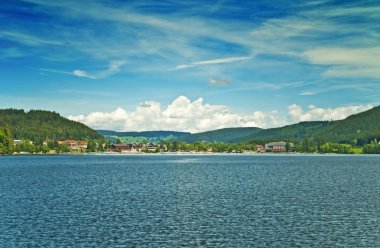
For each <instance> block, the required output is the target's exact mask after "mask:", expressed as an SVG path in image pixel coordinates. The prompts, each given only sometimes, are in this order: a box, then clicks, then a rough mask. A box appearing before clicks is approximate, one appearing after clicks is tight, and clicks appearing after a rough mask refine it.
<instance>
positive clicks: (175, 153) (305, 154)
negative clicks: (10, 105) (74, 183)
mask: <svg viewBox="0 0 380 248" xmlns="http://www.w3.org/2000/svg"><path fill="white" fill-rule="evenodd" d="M62 155H64V156H322V157H328V156H378V155H380V154H365V153H360V154H342V153H269V152H268V153H254V152H252V153H218V152H213V153H210V152H161V153H160V152H158V153H143V152H141V153H137V152H136V153H107V152H90V153H45V154H43V153H22V154H21V153H14V154H0V157H1V156H15V157H17V156H62Z"/></svg>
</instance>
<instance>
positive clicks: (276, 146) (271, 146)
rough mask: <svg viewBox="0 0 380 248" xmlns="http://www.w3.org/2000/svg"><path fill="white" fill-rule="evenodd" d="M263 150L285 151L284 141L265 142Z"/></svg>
mask: <svg viewBox="0 0 380 248" xmlns="http://www.w3.org/2000/svg"><path fill="white" fill-rule="evenodd" d="M265 151H267V152H286V142H284V141H278V142H270V143H267V144H265Z"/></svg>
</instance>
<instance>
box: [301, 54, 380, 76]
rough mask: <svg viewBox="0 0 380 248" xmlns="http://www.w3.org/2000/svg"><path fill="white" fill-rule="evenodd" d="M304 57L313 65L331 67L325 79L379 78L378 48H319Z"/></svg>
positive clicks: (379, 61)
mask: <svg viewBox="0 0 380 248" xmlns="http://www.w3.org/2000/svg"><path fill="white" fill-rule="evenodd" d="M304 55H305V56H306V58H307V59H308V60H309V61H310V62H312V63H314V64H321V65H329V66H331V67H330V68H329V69H327V70H326V72H325V73H324V75H325V76H327V77H371V78H372V77H380V60H379V57H380V47H370V48H319V49H313V50H310V51H307V52H305V53H304Z"/></svg>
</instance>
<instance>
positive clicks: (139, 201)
mask: <svg viewBox="0 0 380 248" xmlns="http://www.w3.org/2000/svg"><path fill="white" fill-rule="evenodd" d="M0 204H1V205H0V246H1V247H9V246H17V247H19V246H44V247H48V246H51V247H56V246H64V247H67V246H97V247H110V246H118V245H119V246H128V247H133V246H138V247H144V246H147V247H148V246H149V247H152V246H154V247H179V246H189V247H194V246H203V247H223V246H225V247H331V246H334V247H340V246H341V247H380V157H379V156H248V155H240V156H237V155H234V156H228V155H226V156H222V155H219V156H196V155H189V156H185V155H183V156H175V155H173V156H67V155H66V156H65V155H63V156H5V157H0Z"/></svg>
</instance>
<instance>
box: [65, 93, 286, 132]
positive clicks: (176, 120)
mask: <svg viewBox="0 0 380 248" xmlns="http://www.w3.org/2000/svg"><path fill="white" fill-rule="evenodd" d="M68 118H69V119H71V120H75V121H79V122H82V123H84V124H86V125H88V126H90V127H92V128H95V129H111V130H117V131H144V130H175V131H188V132H201V131H207V130H213V129H219V128H225V127H272V126H279V125H283V124H285V122H284V120H282V119H281V118H279V117H278V115H277V112H275V111H272V112H263V111H256V112H253V113H252V114H248V115H242V114H238V113H234V112H232V111H231V110H230V108H228V107H227V106H223V105H210V104H207V103H205V102H204V100H203V99H202V98H199V99H197V100H195V101H191V100H190V99H189V98H187V97H185V96H179V97H177V98H176V99H175V100H174V101H173V102H172V103H170V104H169V105H168V106H166V107H164V108H163V107H161V104H160V103H158V102H154V101H145V102H143V103H142V104H140V105H138V106H137V107H136V109H135V110H134V111H126V110H125V109H123V108H117V109H116V110H115V111H113V112H110V113H105V112H94V113H90V114H88V115H77V116H73V115H71V116H69V117H68Z"/></svg>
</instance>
